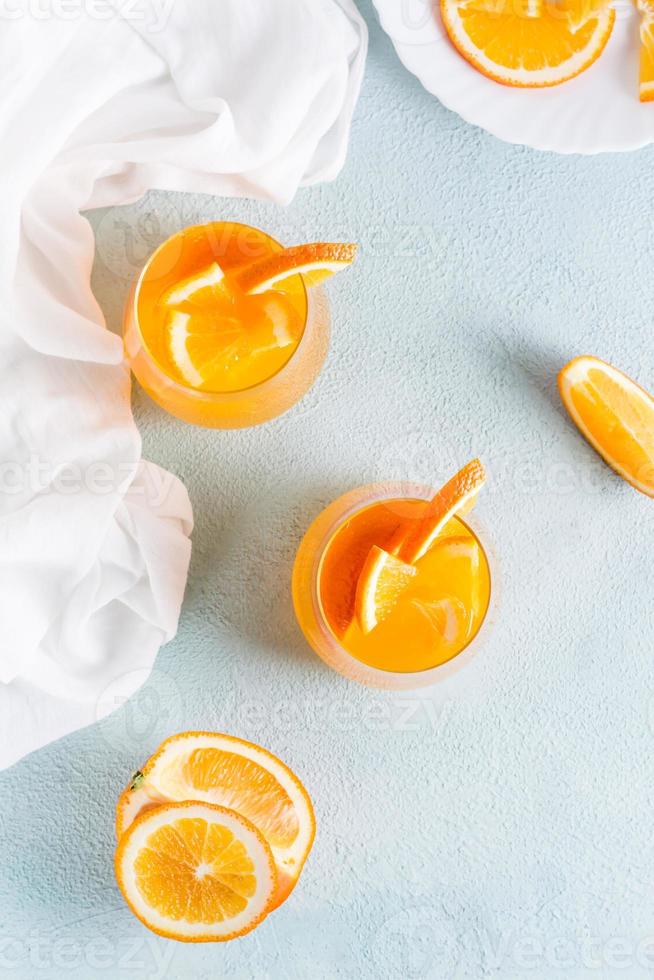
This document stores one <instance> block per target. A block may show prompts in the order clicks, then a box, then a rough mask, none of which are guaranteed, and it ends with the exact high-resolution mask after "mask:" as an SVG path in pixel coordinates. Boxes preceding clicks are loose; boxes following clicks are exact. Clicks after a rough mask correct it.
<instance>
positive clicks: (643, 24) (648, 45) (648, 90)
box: [636, 0, 654, 102]
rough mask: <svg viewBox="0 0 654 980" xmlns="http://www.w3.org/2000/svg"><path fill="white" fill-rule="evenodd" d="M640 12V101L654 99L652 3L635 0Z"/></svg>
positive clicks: (653, 8)
mask: <svg viewBox="0 0 654 980" xmlns="http://www.w3.org/2000/svg"><path fill="white" fill-rule="evenodd" d="M636 5H637V7H638V11H639V13H640V101H641V102H652V101H653V100H654V3H652V0H637V2H636Z"/></svg>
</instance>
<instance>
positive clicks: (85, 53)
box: [0, 0, 367, 767]
mask: <svg viewBox="0 0 654 980" xmlns="http://www.w3.org/2000/svg"><path fill="white" fill-rule="evenodd" d="M35 11H40V14H39V16H38V17H37V16H36V14H35ZM366 42H367V37H366V29H365V25H364V23H363V21H362V19H361V17H360V15H359V14H358V12H357V11H356V8H355V6H354V4H353V2H351V0H79V2H78V3H77V5H76V0H67V2H66V3H65V4H61V3H60V4H56V3H55V2H54V0H52V3H51V4H50V3H40V4H38V5H34V4H33V3H31V2H30V0H15V2H13V3H12V4H6V5H3V8H2V11H1V12H0V202H1V205H2V207H1V214H2V222H1V224H0V358H1V363H2V383H1V385H0V767H3V766H7V765H9V764H11V763H12V762H14V761H16V760H17V759H19V758H21V756H23V755H24V754H25V753H27V752H29V751H31V750H33V749H35V748H38V747H39V746H42V745H44V744H46V743H47V742H49V741H51V740H53V739H54V738H57V737H59V736H61V735H63V734H65V733H68V732H70V731H73V730H75V729H76V728H79V727H81V726H82V725H85V724H87V723H89V722H92V721H94V720H96V719H97V718H98V717H100V716H101V715H102V714H103V713H104V712H106V711H108V710H110V709H111V707H112V706H114V705H116V704H118V703H120V698H118V697H116V692H117V691H118V690H121V693H122V695H128V694H130V693H131V692H132V691H133V690H134V687H135V686H138V685H139V684H140V683H141V682H142V681H143V679H144V678H145V677H146V676H147V673H148V671H149V669H150V668H151V666H152V663H153V660H154V657H155V655H156V652H157V650H158V648H159V646H160V645H161V644H162V643H164V642H166V641H167V640H169V639H170V638H171V637H172V636H173V635H174V633H175V631H176V629H177V620H178V615H179V610H180V605H181V601H182V597H183V591H184V586H185V582H186V575H187V570H188V563H189V557H190V540H189V535H190V533H191V529H192V512H191V506H190V503H189V500H188V496H187V494H186V491H185V489H184V488H183V486H182V485H181V483H180V482H179V481H178V480H177V479H176V478H175V477H173V476H172V475H171V474H167V473H165V472H164V471H163V470H161V469H160V468H159V467H156V466H154V465H153V464H151V463H147V462H144V461H143V460H142V459H141V443H140V439H139V434H138V431H137V429H136V427H135V425H134V422H133V419H132V414H131V409H130V403H129V372H128V370H127V368H126V365H125V363H124V361H123V351H122V342H121V340H120V338H118V337H117V336H115V335H114V334H112V333H110V332H109V331H107V329H106V327H105V324H104V320H103V316H102V313H101V311H100V309H99V307H98V304H97V302H96V300H95V298H94V296H93V294H92V292H91V289H90V285H89V277H90V272H91V266H92V261H93V251H94V240H93V234H92V231H91V228H90V226H89V224H88V222H87V221H86V219H85V218H84V217H82V216H81V215H80V211H81V210H82V209H88V208H93V207H100V206H107V205H117V204H123V203H126V202H129V201H133V200H134V199H136V198H138V197H139V196H140V195H141V194H143V193H144V192H145V191H146V190H147V189H149V188H155V187H156V188H164V189H175V190H192V191H196V192H197V191H200V192H208V193H212V194H219V195H236V196H260V197H266V198H271V199H274V200H277V201H279V202H287V201H288V200H289V199H290V198H291V197H292V195H293V194H294V192H295V191H296V189H297V187H298V185H299V184H309V183H314V182H316V181H320V180H328V179H331V178H333V177H335V176H336V174H337V173H338V171H339V169H340V168H341V166H342V163H343V160H344V157H345V153H346V148H347V138H348V133H349V125H350V120H351V115H352V111H353V108H354V103H355V101H356V98H357V95H358V90H359V86H360V82H361V77H362V73H363V64H364V60H365V50H366ZM123 682H124V683H123ZM121 683H122V688H121ZM109 690H110V691H111V692H112V698H111V699H108V700H106V701H105V700H104V695H105V693H106V692H107V691H109Z"/></svg>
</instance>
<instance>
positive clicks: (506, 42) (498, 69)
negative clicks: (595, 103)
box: [440, 0, 615, 88]
mask: <svg viewBox="0 0 654 980" xmlns="http://www.w3.org/2000/svg"><path fill="white" fill-rule="evenodd" d="M440 3H441V16H442V19H443V23H444V25H445V29H446V30H447V33H448V35H449V37H450V40H451V41H452V43H453V44H454V46H455V47H456V48H457V50H458V51H459V53H460V54H461V55H462V56H463V57H464V58H465V59H466V61H468V62H469V63H470V64H471V65H472V66H473V67H474V68H476V69H477V70H478V71H480V72H481V73H482V74H484V75H486V76H487V77H488V78H492V79H493V80H494V81H496V82H500V83H501V84H503V85H511V86H517V87H520V88H542V87H547V86H551V85H560V84H561V82H565V81H568V79H570V78H574V77H575V75H579V74H580V73H581V72H583V71H585V70H586V69H587V68H589V67H590V66H591V65H592V64H593V62H594V61H596V60H597V58H599V56H600V54H601V53H602V51H603V50H604V48H605V47H606V44H607V42H608V39H609V37H610V36H611V31H612V30H613V25H614V22H615V11H613V10H611V9H610V7H609V4H608V0H544V2H541V0H538V2H535V0H440Z"/></svg>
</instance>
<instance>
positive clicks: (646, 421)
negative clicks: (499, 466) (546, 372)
mask: <svg viewBox="0 0 654 980" xmlns="http://www.w3.org/2000/svg"><path fill="white" fill-rule="evenodd" d="M559 392H560V394H561V398H562V399H563V404H564V405H565V407H566V408H567V410H568V412H569V413H570V417H571V418H572V421H573V422H574V423H575V425H576V426H577V428H578V429H579V431H580V432H581V434H582V435H583V436H584V437H585V438H586V439H587V440H588V442H589V443H590V444H591V446H592V447H593V449H595V450H596V451H597V452H598V453H599V454H600V456H602V457H603V459H604V460H605V461H606V462H607V463H608V465H609V466H610V467H611V468H612V469H614V470H615V472H616V473H618V474H619V475H620V476H621V477H623V478H624V479H625V480H626V481H627V482H628V483H630V484H631V485H632V487H635V488H636V490H640V492H641V493H644V494H646V495H647V496H648V497H654V398H652V396H651V395H650V394H649V393H648V392H647V391H645V389H644V388H641V387H640V385H638V384H636V382H635V381H632V380H631V378H629V377H627V375H626V374H623V373H622V371H618V369H617V368H615V367H613V366H612V365H611V364H606V363H605V362H604V361H600V360H599V359H598V358H597V357H588V356H585V357H576V358H575V359H574V360H572V361H570V363H569V364H566V366H565V367H564V368H563V370H562V371H561V372H560V374H559Z"/></svg>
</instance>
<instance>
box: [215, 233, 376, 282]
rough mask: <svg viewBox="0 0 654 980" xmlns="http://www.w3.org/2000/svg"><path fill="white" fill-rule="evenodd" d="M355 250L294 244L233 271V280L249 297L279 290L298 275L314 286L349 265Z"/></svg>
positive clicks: (328, 244)
mask: <svg viewBox="0 0 654 980" xmlns="http://www.w3.org/2000/svg"><path fill="white" fill-rule="evenodd" d="M356 250H357V247H356V245H352V244H346V243H342V242H336V243H332V242H315V243H313V244H310V245H293V246H291V247H290V248H283V249H281V251H279V252H273V254H272V255H268V256H267V257H266V258H265V259H261V260H260V261H259V262H253V263H252V265H248V266H246V267H245V268H244V269H242V270H240V271H239V272H236V273H235V274H234V276H233V279H234V282H235V284H236V285H237V286H238V288H239V289H242V290H243V292H244V293H249V294H250V295H254V294H257V293H264V292H266V291H267V290H269V289H275V288H281V287H282V284H283V282H284V280H285V279H288V278H289V277H290V276H296V275H298V274H299V275H301V276H302V277H303V279H304V282H305V284H306V285H307V286H317V285H318V284H319V283H321V282H323V281H324V280H325V279H329V278H330V277H331V276H333V275H335V273H337V272H340V271H341V270H342V269H347V268H348V266H350V265H352V262H353V261H354V257H355V255H356Z"/></svg>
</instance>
